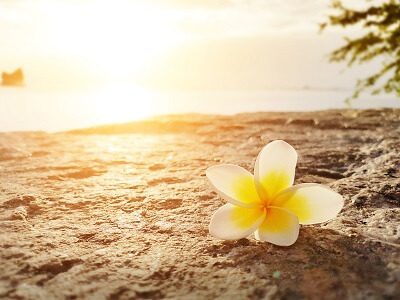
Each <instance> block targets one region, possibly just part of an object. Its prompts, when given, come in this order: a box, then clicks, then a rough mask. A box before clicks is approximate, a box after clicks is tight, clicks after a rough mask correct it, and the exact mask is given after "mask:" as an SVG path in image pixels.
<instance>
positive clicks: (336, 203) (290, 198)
mask: <svg viewBox="0 0 400 300" xmlns="http://www.w3.org/2000/svg"><path fill="white" fill-rule="evenodd" d="M271 205H274V206H279V207H283V208H286V209H288V210H290V211H291V212H293V213H294V214H295V215H297V216H298V218H299V222H300V224H316V223H322V222H326V221H328V220H330V219H333V218H334V217H336V215H337V214H338V213H339V212H340V210H341V209H342V208H343V205H344V200H343V197H342V196H341V195H340V194H338V193H336V192H335V191H333V190H331V189H329V188H327V187H325V186H323V185H320V184H316V183H304V184H299V185H295V186H292V187H291V188H288V189H287V190H285V191H282V192H281V193H280V194H279V195H277V197H276V198H275V199H274V200H273V201H272V203H271Z"/></svg>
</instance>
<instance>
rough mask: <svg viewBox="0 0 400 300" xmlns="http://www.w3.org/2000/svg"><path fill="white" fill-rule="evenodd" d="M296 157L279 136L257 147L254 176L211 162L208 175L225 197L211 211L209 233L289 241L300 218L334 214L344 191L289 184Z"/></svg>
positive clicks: (319, 218)
mask: <svg viewBox="0 0 400 300" xmlns="http://www.w3.org/2000/svg"><path fill="white" fill-rule="evenodd" d="M296 163H297V153H296V150H295V149H294V148H293V147H292V146H291V145H289V144H288V143H286V142H284V141H280V140H279V141H273V142H271V143H269V144H268V145H266V146H265V147H264V148H263V149H262V150H261V152H260V154H259V155H258V157H257V160H256V164H255V169H254V176H253V174H251V173H250V172H248V171H247V170H245V169H243V168H242V167H239V166H237V165H229V164H228V165H218V166H213V167H210V168H209V169H208V170H207V172H206V174H207V178H208V179H209V181H210V182H211V185H212V186H213V188H214V189H215V191H216V192H217V193H218V194H219V195H220V196H221V197H222V198H223V199H224V200H225V201H227V202H228V203H227V204H225V205H223V206H222V207H220V208H219V209H218V210H217V211H216V212H215V213H214V215H213V216H212V218H211V222H210V227H209V229H210V234H211V235H212V236H214V237H217V238H220V239H224V240H236V239H241V238H244V237H247V236H248V235H250V234H252V233H255V238H256V239H257V240H260V241H267V242H270V243H272V244H275V245H279V246H290V245H292V244H294V243H295V242H296V240H297V238H298V236H299V224H316V223H322V222H326V221H328V220H330V219H332V218H334V217H335V216H336V215H337V214H338V213H339V212H340V210H341V209H342V208H343V205H344V201H343V197H342V196H341V195H339V194H338V193H336V192H334V191H333V190H331V189H329V188H327V187H325V186H322V185H320V184H316V183H303V184H299V185H294V186H292V185H293V181H294V174H295V168H296Z"/></svg>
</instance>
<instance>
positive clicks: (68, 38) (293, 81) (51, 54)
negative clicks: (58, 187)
mask: <svg viewBox="0 0 400 300" xmlns="http://www.w3.org/2000/svg"><path fill="white" fill-rule="evenodd" d="M372 2H376V3H382V2H383V1H372ZM330 3H331V2H330V1H329V0H303V1H296V0H268V1H266V0H213V1H212V0H130V1H124V0H118V1H100V0H96V1H94V0H80V1H77V0H68V1H67V0H58V1H52V0H0V37H1V40H2V42H1V43H0V71H3V72H7V73H8V74H10V73H12V72H14V71H15V70H16V69H18V68H21V70H22V72H23V75H24V77H23V82H19V83H20V84H18V85H23V87H21V86H13V84H7V86H3V87H0V131H20V130H29V131H35V130H45V131H49V132H54V131H61V130H67V129H73V128H80V127H87V126H93V125H97V124H104V123H116V122H125V121H132V120H138V119H142V118H146V117H149V116H153V115H158V114H170V113H189V112H198V113H211V114H234V113H240V112H252V111H299V110H301V111H304V110H322V109H330V108H346V107H347V105H346V103H345V101H344V100H345V99H346V98H347V97H348V96H349V95H351V94H352V92H353V91H354V86H355V84H356V82H357V79H359V78H361V77H365V76H366V75H369V74H373V73H374V72H377V71H378V70H379V69H380V68H381V64H382V61H381V60H380V59H377V60H372V61H370V62H369V63H368V64H362V65H361V66H354V67H352V68H348V67H347V65H346V64H345V63H337V64H332V63H330V62H329V53H330V52H332V51H333V50H335V49H336V48H338V47H340V46H341V45H343V44H344V36H345V35H346V36H349V37H356V36H359V35H360V34H362V32H363V31H364V30H365V28H362V27H361V26H354V27H352V28H346V30H343V28H340V27H335V26H333V27H332V26H328V27H327V28H325V30H324V31H323V33H320V32H319V30H320V26H319V24H321V23H323V22H326V21H327V19H328V16H329V15H331V14H332V13H333V8H332V7H331V6H330ZM344 3H345V4H346V5H348V6H350V7H352V8H354V9H363V8H365V7H368V5H370V2H366V1H364V0H354V1H347V2H346V1H344ZM4 82H5V79H4V75H3V83H4ZM351 105H352V106H353V107H355V108H374V107H400V101H399V99H398V98H396V95H395V94H393V93H388V94H383V95H375V96H372V95H370V94H369V93H365V94H362V95H361V96H360V97H359V99H356V100H354V101H352V102H351Z"/></svg>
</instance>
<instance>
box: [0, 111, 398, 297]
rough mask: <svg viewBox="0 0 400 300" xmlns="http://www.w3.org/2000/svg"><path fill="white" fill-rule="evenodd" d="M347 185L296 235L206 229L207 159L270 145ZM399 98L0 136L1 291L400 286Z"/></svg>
mask: <svg viewBox="0 0 400 300" xmlns="http://www.w3.org/2000/svg"><path fill="white" fill-rule="evenodd" d="M276 139H283V140H285V141H287V142H289V143H290V144H292V145H293V146H294V147H295V148H296V149H297V151H298V153H299V163H298V167H297V172H296V179H295V183H302V182H317V183H322V184H325V185H327V186H329V187H331V188H332V189H334V190H336V191H337V192H339V193H341V194H342V195H343V196H344V198H345V207H344V209H343V210H342V212H341V213H340V214H339V215H338V217H337V218H336V219H334V220H333V221H331V222H327V223H324V224H321V225H312V226H302V228H301V230H300V236H299V239H298V241H297V242H296V243H295V244H294V245H293V246H291V247H278V246H274V245H271V244H268V243H263V242H258V241H256V240H255V239H254V237H252V236H251V237H249V238H246V239H241V240H238V241H221V240H218V239H215V238H213V237H211V236H210V235H209V233H208V223H209V221H210V217H211V215H212V213H213V212H214V211H215V210H216V209H217V208H218V207H220V206H221V205H222V204H224V201H223V200H221V199H220V198H219V197H218V196H217V195H216V193H214V192H213V191H212V190H211V189H210V187H209V186H208V184H207V180H206V177H205V170H206V169H207V168H208V167H210V166H212V165H215V164H220V163H234V164H238V165H241V166H243V167H244V168H246V169H248V170H249V171H252V170H253V167H254V162H255V158H256V155H257V154H258V152H259V151H260V150H261V148H262V147H263V146H264V145H266V144H267V143H268V142H270V141H272V140H276ZM399 149H400V110H393V109H381V110H332V111H321V112H314V113H253V114H241V115H236V116H209V115H208V116H203V115H178V116H165V117H159V118H154V119H152V120H150V121H145V122H136V123H129V124H123V125H112V126H100V127H96V128H91V129H86V130H76V131H72V132H67V133H56V134H48V133H44V132H29V133H27V132H25V133H24V132H21V133H2V134H0V178H1V181H0V298H1V299H164V298H166V299H396V298H397V299H399V298H400V171H399V170H400V158H399Z"/></svg>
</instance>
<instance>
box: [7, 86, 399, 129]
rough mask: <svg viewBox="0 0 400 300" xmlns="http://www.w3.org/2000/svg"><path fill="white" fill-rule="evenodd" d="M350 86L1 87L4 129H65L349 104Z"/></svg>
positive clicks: (392, 103) (390, 100) (380, 99)
mask: <svg viewBox="0 0 400 300" xmlns="http://www.w3.org/2000/svg"><path fill="white" fill-rule="evenodd" d="M350 93H351V92H350V91H327V90H320V91H313V90H264V91H185V92H154V91H149V90H144V89H140V88H137V87H135V86H129V85H109V86H106V87H103V88H100V89H97V90H83V91H75V92H59V91H58V92H57V91H41V90H35V89H30V88H23V89H17V88H8V89H6V88H2V89H0V131H11V130H29V131H33V130H45V131H50V132H54V131H62V130H68V129H74V128H81V127H88V126H94V125H99V124H106V123H118V122H128V121H133V120H138V119H142V118H146V117H150V116H154V115H160V114H171V113H189V112H196V113H208V114H236V113H243V112H255V111H310V110H323V109H332V108H347V106H346V104H345V103H344V99H345V98H346V97H347V96H348V95H349V94H350ZM353 106H354V108H375V107H397V108H399V107H400V101H399V99H396V98H395V97H394V96H391V95H384V96H375V97H372V96H364V97H363V98H362V99H360V100H356V101H354V103H353Z"/></svg>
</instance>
